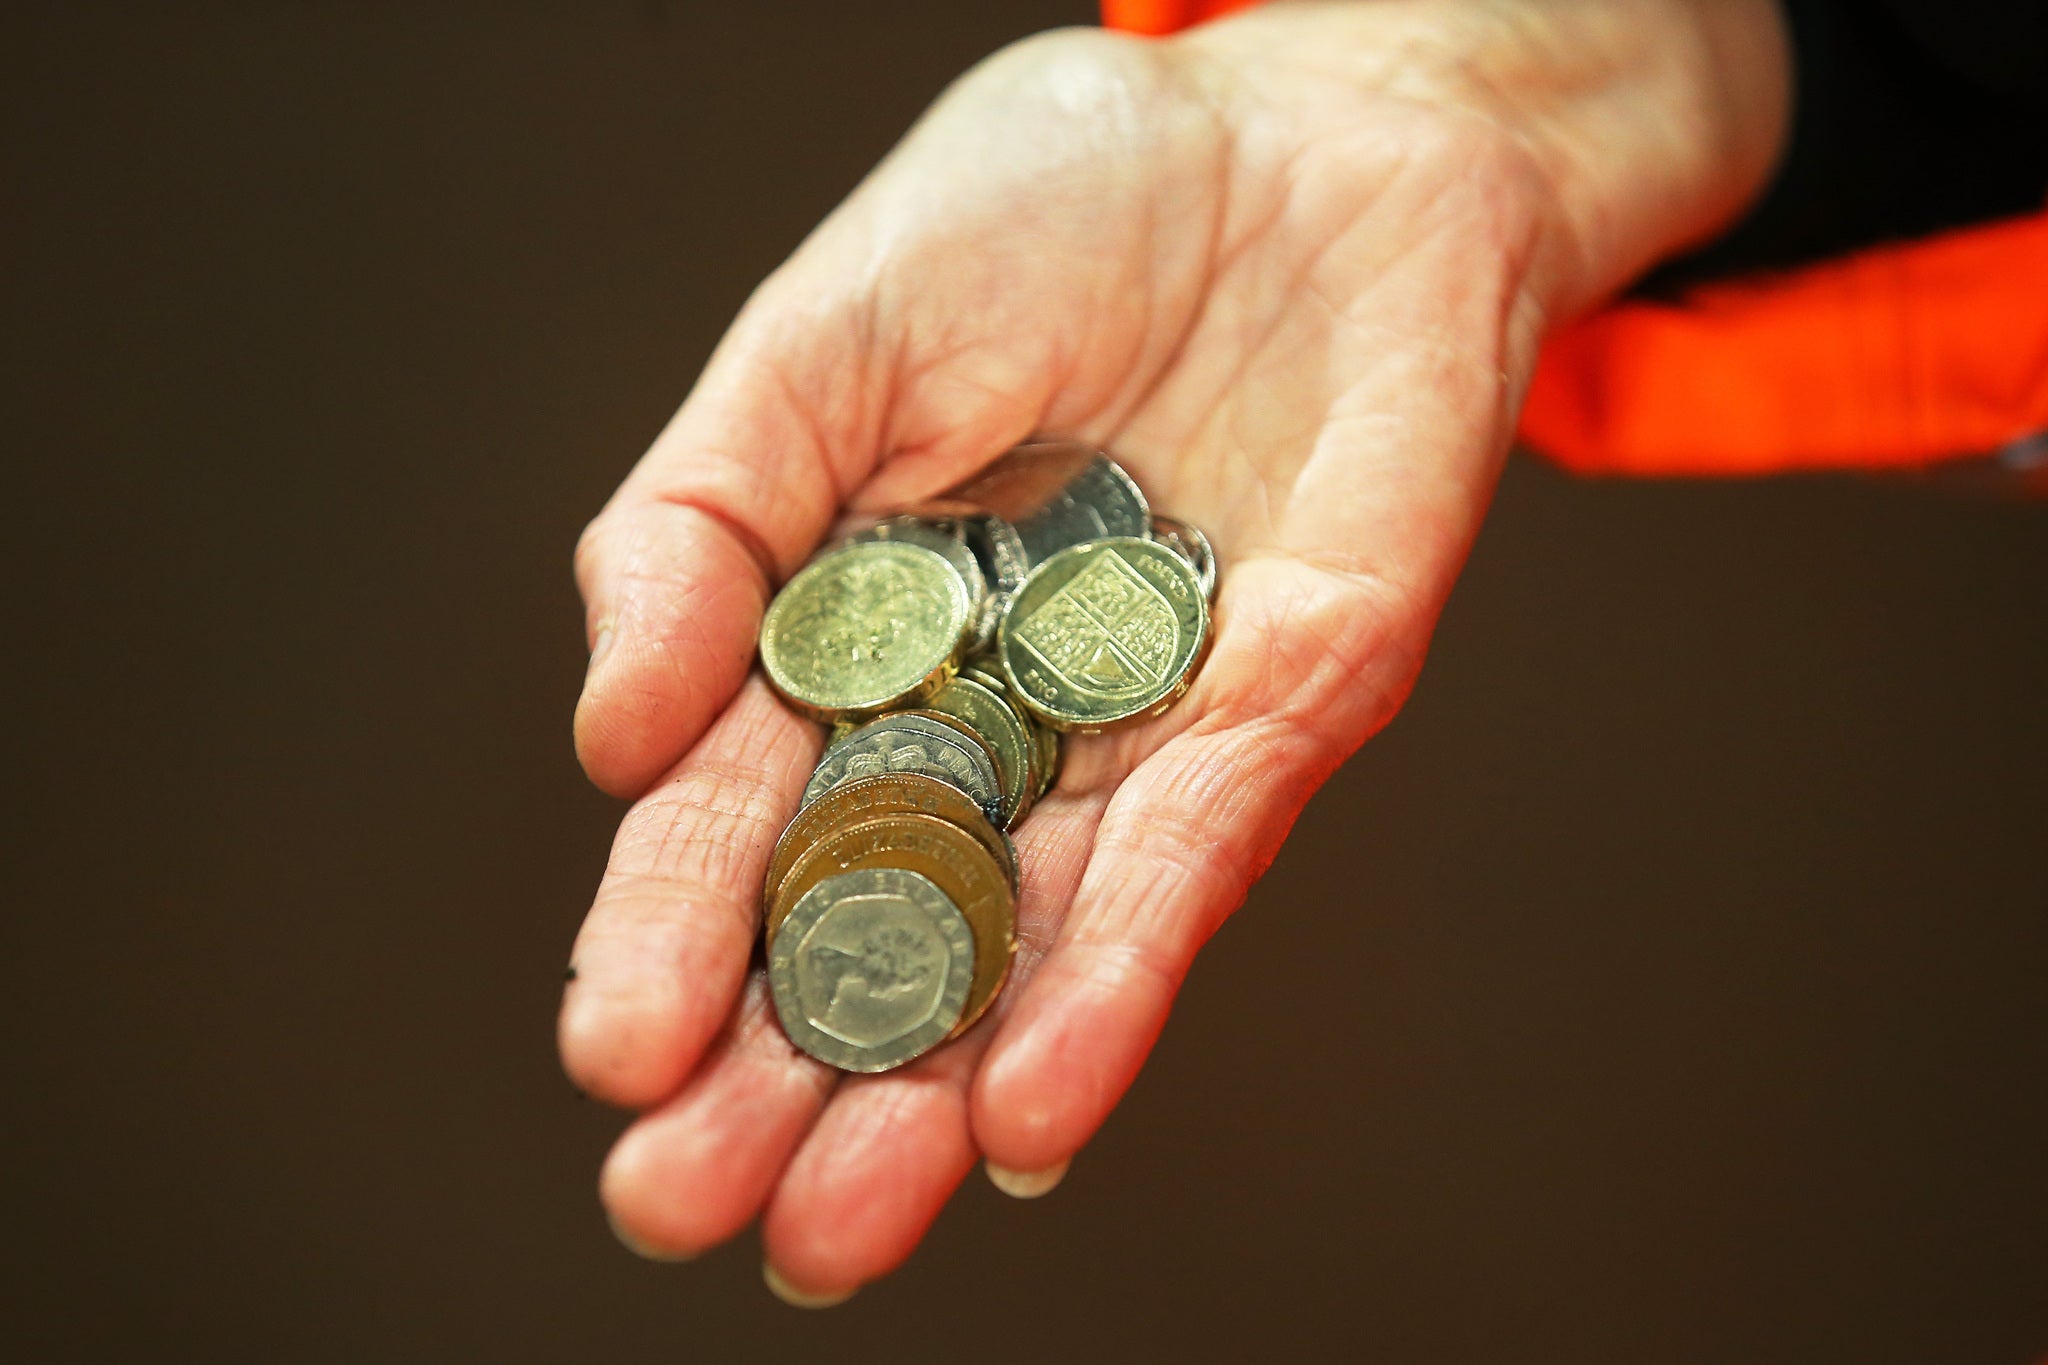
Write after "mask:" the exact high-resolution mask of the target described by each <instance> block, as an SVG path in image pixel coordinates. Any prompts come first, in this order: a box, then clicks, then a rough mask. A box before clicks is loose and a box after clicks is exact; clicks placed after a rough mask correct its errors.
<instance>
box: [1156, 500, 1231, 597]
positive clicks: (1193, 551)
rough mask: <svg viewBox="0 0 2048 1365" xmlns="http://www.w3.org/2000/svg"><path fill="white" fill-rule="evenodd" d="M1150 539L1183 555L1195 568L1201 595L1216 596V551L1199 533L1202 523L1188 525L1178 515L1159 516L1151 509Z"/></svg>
mask: <svg viewBox="0 0 2048 1365" xmlns="http://www.w3.org/2000/svg"><path fill="white" fill-rule="evenodd" d="M1152 539H1154V540H1156V541H1158V542H1159V543H1160V544H1161V545H1166V546H1170V547H1172V548H1173V550H1174V551H1175V552H1177V553H1178V554H1179V555H1180V557H1181V558H1182V559H1185V560H1186V561H1187V562H1188V566H1189V567H1190V568H1192V569H1193V570H1194V571H1195V580H1196V582H1198V583H1199V584H1200V585H1201V588H1202V596H1204V597H1206V598H1208V599H1209V600H1210V601H1211V602H1214V601H1215V600H1216V551H1215V549H1214V548H1213V547H1211V546H1210V544H1209V537H1207V536H1205V535H1203V534H1202V528H1201V527H1199V526H1191V525H1189V524H1188V523H1187V522H1184V521H1182V520H1181V519H1180V518H1178V517H1162V516H1160V515H1158V514H1157V513H1154V514H1153V516H1152Z"/></svg>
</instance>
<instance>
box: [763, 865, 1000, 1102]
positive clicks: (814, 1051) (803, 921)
mask: <svg viewBox="0 0 2048 1365" xmlns="http://www.w3.org/2000/svg"><path fill="white" fill-rule="evenodd" d="M861 874H870V875H872V874H881V875H884V876H888V877H892V878H894V877H901V878H905V879H908V880H910V881H912V882H913V883H917V884H921V885H922V887H923V888H924V889H925V890H928V891H929V892H930V893H931V894H932V895H933V896H936V897H937V898H938V899H939V901H940V902H941V903H942V904H944V906H945V907H946V910H947V911H950V914H947V913H945V912H940V911H937V910H935V909H934V908H933V907H931V906H930V905H928V904H925V903H923V902H922V901H919V900H915V899H913V898H911V897H909V896H908V895H906V899H913V903H914V904H917V905H918V908H919V909H921V910H924V911H925V912H926V913H928V914H931V915H933V917H934V927H935V928H936V930H937V931H938V933H939V936H940V937H941V939H943V940H945V941H946V945H945V946H946V950H947V958H948V960H947V964H946V968H947V970H946V986H945V990H944V992H943V993H942V994H941V995H940V997H939V1000H940V1006H939V1008H938V1010H936V1011H935V1012H934V1013H933V1014H932V1016H931V1017H930V1018H928V1019H927V1020H926V1021H925V1022H924V1023H922V1024H919V1025H918V1026H917V1027H916V1028H914V1029H912V1030H911V1031H910V1032H908V1033H905V1034H903V1035H901V1036H899V1037H897V1038H894V1039H891V1040H890V1042H889V1044H888V1045H887V1046H886V1047H882V1048H863V1047H860V1046H858V1045H856V1044H853V1043H849V1042H847V1041H846V1040H845V1039H843V1038H838V1037H835V1036H833V1035H832V1034H830V1033H827V1032H825V1031H824V1030H823V1029H821V1028H819V1027H818V1026H817V1025H815V1024H814V1023H812V1022H811V1020H810V1018H809V1017H808V1016H807V1015H805V1014H804V1012H803V1007H802V1005H801V1004H800V1003H799V1002H798V1001H797V1000H796V999H795V994H796V992H795V990H794V988H793V987H792V989H791V990H790V992H789V998H788V999H785V998H784V993H783V989H782V987H783V986H784V985H785V984H787V983H789V982H791V980H792V978H793V977H794V975H795V970H796V953H797V948H798V947H799V946H800V945H801V944H802V943H803V940H804V937H805V936H806V935H807V934H809V933H810V932H811V930H813V929H815V928H816V927H817V925H818V922H819V921H820V920H822V919H823V918H824V917H825V916H826V915H827V914H828V913H830V911H831V910H832V909H833V908H834V907H835V906H836V905H837V904H838V903H839V899H843V897H840V898H835V897H834V895H833V894H832V893H831V892H828V891H827V888H829V887H831V886H832V884H833V883H834V882H840V881H843V880H844V879H847V878H850V877H853V876H856V875H861ZM783 929H784V930H785V931H786V932H784V933H782V934H780V935H778V936H777V938H776V941H775V944H774V946H773V947H771V948H770V949H769V950H768V981H769V995H770V997H771V998H772V999H773V1000H774V1002H775V1014H776V1017H777V1018H778V1019H780V1020H781V1021H782V1031H783V1033H784V1034H785V1035H786V1036H787V1037H788V1038H789V1041H790V1042H791V1043H793V1044H795V1046H796V1047H797V1048H798V1049H800V1050H801V1051H803V1052H804V1053H806V1054H807V1055H809V1056H812V1057H815V1058H817V1059H818V1060H819V1061H821V1062H824V1063H825V1064H826V1065H828V1066H833V1067H837V1068H838V1069H839V1070H841V1071H855V1072H861V1073H863V1074H869V1075H872V1074H874V1073H876V1072H880V1071H893V1070H895V1069H896V1068H897V1067H899V1066H903V1065H906V1064H907V1063H909V1062H912V1061H915V1060H916V1059H917V1058H919V1057H922V1056H923V1055H924V1054H925V1053H927V1052H930V1051H931V1050H932V1049H933V1048H935V1047H937V1046H938V1045H939V1044H940V1043H943V1042H945V1041H946V1039H948V1038H950V1037H952V1036H953V1033H954V1031H955V1030H956V1029H957V1028H958V1026H959V1023H960V1018H961V1014H962V1012H963V1011H964V1010H965V1009H966V1007H967V997H968V995H969V993H970V992H971V991H972V990H973V987H974V974H975V967H976V965H977V964H976V958H975V942H974V929H973V927H972V926H970V925H969V924H968V923H967V917H966V916H965V915H963V914H962V913H961V912H960V907H959V906H958V905H956V904H954V902H953V898H952V897H951V896H948V895H947V894H946V893H945V891H943V890H942V889H941V888H940V887H939V885H938V884H937V883H936V882H934V881H932V879H931V878H929V877H927V876H925V875H924V874H923V873H921V872H912V871H911V870H910V869H908V868H900V867H870V868H861V869H857V870H855V871H849V872H842V873H837V874H835V875H833V876H830V877H825V878H822V879H820V880H819V881H818V882H817V884H816V885H814V886H812V887H811V888H810V889H809V890H807V891H806V892H804V894H803V895H802V896H801V897H800V898H799V899H798V900H797V903H796V904H795V905H794V906H792V907H790V912H789V915H788V916H787V918H785V920H784V921H783ZM963 954H964V957H965V961H966V966H967V970H966V971H965V972H964V973H963V972H961V971H958V970H957V968H958V967H959V966H960V965H961V962H962V957H963ZM942 1018H943V1022H940V1020H941V1019H942ZM913 1044H914V1046H913Z"/></svg>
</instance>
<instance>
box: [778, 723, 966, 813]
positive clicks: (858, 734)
mask: <svg viewBox="0 0 2048 1365" xmlns="http://www.w3.org/2000/svg"><path fill="white" fill-rule="evenodd" d="M927 726H929V727H931V728H930V729H927V728H924V727H927ZM934 729H935V730H937V731H939V732H940V733H938V734H934V733H933V730H934ZM886 730H897V731H907V732H908V733H910V734H913V735H920V736H922V737H924V738H926V739H930V740H950V741H951V742H952V743H954V744H955V745H957V746H958V747H959V748H960V749H962V750H963V751H964V752H965V753H966V754H967V756H968V759H969V761H970V762H974V761H975V760H979V762H978V764H977V768H976V776H977V777H983V776H985V777H986V779H987V782H986V785H987V787H988V789H989V796H988V798H987V799H986V800H983V798H981V797H980V796H977V795H975V794H974V793H973V792H971V791H968V790H967V789H966V788H964V787H959V786H958V784H957V783H956V784H954V785H955V786H956V788H958V790H960V791H961V793H962V794H963V795H965V796H966V797H967V799H968V800H970V801H972V802H974V804H975V805H976V806H977V807H979V808H980V810H981V812H982V815H983V817H984V818H985V819H987V820H988V821H989V822H990V823H991V824H993V823H996V822H997V821H998V819H999V816H1000V812H1001V810H1002V805H1001V802H1002V799H1003V775H1002V771H1001V770H1000V769H999V768H998V767H997V766H996V760H995V755H994V754H992V753H990V752H989V748H988V745H987V743H986V742H985V741H984V740H983V739H982V738H981V736H979V735H977V734H975V733H974V732H973V731H972V730H969V729H967V728H966V727H965V726H963V725H961V724H960V723H959V722H958V721H957V720H955V719H954V718H953V717H951V716H944V715H935V714H928V713H926V712H923V711H918V710H909V711H890V712H887V713H885V714H883V715H879V716H876V717H875V718H874V719H873V720H870V721H867V722H865V723H863V724H862V725H861V726H860V727H859V728H858V729H856V730H855V731H854V732H853V733H852V734H849V735H848V736H846V738H845V739H843V740H840V741H839V742H838V743H836V744H833V745H831V746H829V747H828V748H827V749H826V750H825V751H824V752H823V753H821V754H819V755H818V766H817V767H815V768H813V769H812V770H811V775H810V777H809V778H808V779H807V780H806V781H805V782H804V790H803V795H802V796H801V797H800V798H799V799H798V805H797V809H798V810H802V809H803V808H804V807H806V806H809V805H811V804H812V803H813V802H816V801H820V800H823V799H824V798H825V796H826V795H827V794H828V793H830V792H831V791H832V790H833V789H834V788H835V787H837V786H838V785H840V784H841V783H844V782H848V781H855V782H857V781H859V780H861V779H859V778H849V777H845V776H841V777H840V778H838V779H837V780H836V781H834V782H832V783H830V784H828V785H827V786H824V787H820V788H819V789H818V790H817V791H815V792H814V791H812V790H811V788H812V786H813V784H815V783H816V782H817V780H818V778H819V775H820V774H822V773H823V772H824V770H825V765H826V763H827V762H830V761H831V760H832V759H833V757H834V756H835V755H837V754H839V753H840V752H841V751H842V750H844V749H847V748H849V747H851V746H853V745H856V744H859V743H861V742H862V740H863V737H864V736H867V735H873V734H879V733H881V732H883V731H886ZM984 769H985V770H986V771H985V772H984V771H983V770H984ZM867 776H869V777H879V776H881V774H879V773H869V774H867ZM926 776H935V774H926ZM938 780H939V781H941V782H943V781H945V780H946V779H945V778H939V779H938Z"/></svg>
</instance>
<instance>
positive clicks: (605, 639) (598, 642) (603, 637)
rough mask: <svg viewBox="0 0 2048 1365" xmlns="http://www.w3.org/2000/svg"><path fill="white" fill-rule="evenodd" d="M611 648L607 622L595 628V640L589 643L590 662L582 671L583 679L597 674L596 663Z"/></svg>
mask: <svg viewBox="0 0 2048 1365" xmlns="http://www.w3.org/2000/svg"><path fill="white" fill-rule="evenodd" d="M611 647H612V627H611V623H610V622H609V621H607V622H606V623H605V624H604V625H601V626H599V627H598V628H597V638H596V639H595V640H592V641H591V642H590V662H589V664H587V665H586V666H585V667H584V669H583V676H584V677H586V678H588V677H589V676H590V675H591V674H593V673H595V672H597V665H598V663H599V662H600V661H601V660H602V659H603V658H604V656H605V655H606V654H607V653H609V652H610V650H611Z"/></svg>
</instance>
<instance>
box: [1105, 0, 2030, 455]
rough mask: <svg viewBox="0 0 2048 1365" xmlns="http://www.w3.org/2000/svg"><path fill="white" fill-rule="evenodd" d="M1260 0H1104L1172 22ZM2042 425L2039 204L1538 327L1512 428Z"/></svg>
mask: <svg viewBox="0 0 2048 1365" xmlns="http://www.w3.org/2000/svg"><path fill="white" fill-rule="evenodd" d="M1252 3H1256V0H1103V3H1102V14H1103V21H1104V22H1105V23H1107V24H1109V25H1110V26H1111V27H1114V28H1120V29H1125V30H1127V31H1130V32H1134V33H1152V34H1159V33H1170V32H1172V31H1174V30H1175V29H1178V28H1184V27H1186V26H1188V25H1189V24H1194V23H1199V22H1201V21H1202V20H1205V19H1213V18H1215V17H1217V16H1218V15H1221V14H1226V13H1228V12H1230V11H1231V10H1235V9H1243V8H1246V7H1247V6H1248V5H1249V4H1252ZM2042 432H2048V210H2044V211H2043V212H2042V213H2039V214H2036V215H2033V216H2030V217H2024V218H2018V219H2012V220H2008V221H2004V222H1999V223H1991V224H1986V225H1982V226H1978V227H1971V228H1965V229H1961V230H1959V231H1954V232H1947V233H1943V234H1940V235H1939V236H1935V237H1930V238H1927V239H1925V240H1922V241H1918V242H1909V243H1905V244H1902V245H1897V246H1888V247H1882V248H1877V249H1873V250H1869V251H1863V252H1858V253H1856V254H1854V255H1851V256H1847V257H1844V258H1842V259H1840V260H1836V261H1828V262H1825V263H1823V264H1820V265H1816V266H1811V267H1808V268H1806V269H1803V270H1798V271H1792V272H1788V273H1784V274H1776V275H1769V276H1759V277H1755V278H1749V279H1742V280H1733V281H1726V282H1722V283H1716V284H1710V285H1702V286H1699V287H1697V288H1695V289H1693V290H1691V291H1689V292H1688V293H1687V294H1686V295H1685V296H1684V297H1683V298H1681V299H1680V300H1679V301H1678V302H1676V303H1653V302H1648V301H1643V300H1633V299H1623V300H1621V301H1619V302H1616V303H1614V304H1611V305H1609V306H1608V307H1607V308H1605V309H1603V310H1601V311H1599V312H1595V313H1593V314H1591V315H1589V316H1587V317H1585V318H1583V319H1581V320H1580V321H1578V322H1576V323H1573V324H1571V325H1569V326H1567V327H1564V328H1562V329H1560V330H1559V331H1557V332H1555V333H1553V334H1552V335H1551V336H1549V337H1548V338H1546V339H1545V341H1544V344H1543V352H1542V355H1541V357H1540V359H1539V360H1538V363H1537V367H1536V376H1535V379H1534V382H1533V383H1532V385H1531V387H1530V391H1529V399H1528V404H1527V406H1526V407H1525V408H1524V409H1523V413H1522V422H1521V436H1522V439H1523V440H1524V441H1526V442H1527V443H1528V444H1529V445H1531V446H1533V447H1535V448H1536V450H1538V451H1539V452H1540V453H1542V454H1545V455H1547V456H1549V457H1550V458H1551V459H1553V460H1555V461H1556V462H1557V463H1558V464H1560V465H1563V466H1564V467H1566V468H1568V469H1572V470H1575V471H1578V472H1580V473H1588V474H1592V473H1610V474H1636V475H1658V474H1685V475H1743V474H1763V473H1771V472H1777V471H1789V470H1797V469H1844V468H1879V467H1886V466H1910V465H1923V464H1928V463H1931V462H1934V461H1938V460H1944V459H1952V458H1957V457H1967V456H1976V455H1983V454H1988V453H1991V452H1993V451H1996V450H1998V449H2000V448H2002V447H2004V446H2007V445H2010V444H2012V443H2014V442H2017V441H2019V440H2022V439H2024V438H2026V437H2028V436H2032V435H2036V434H2038V433H2042Z"/></svg>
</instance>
